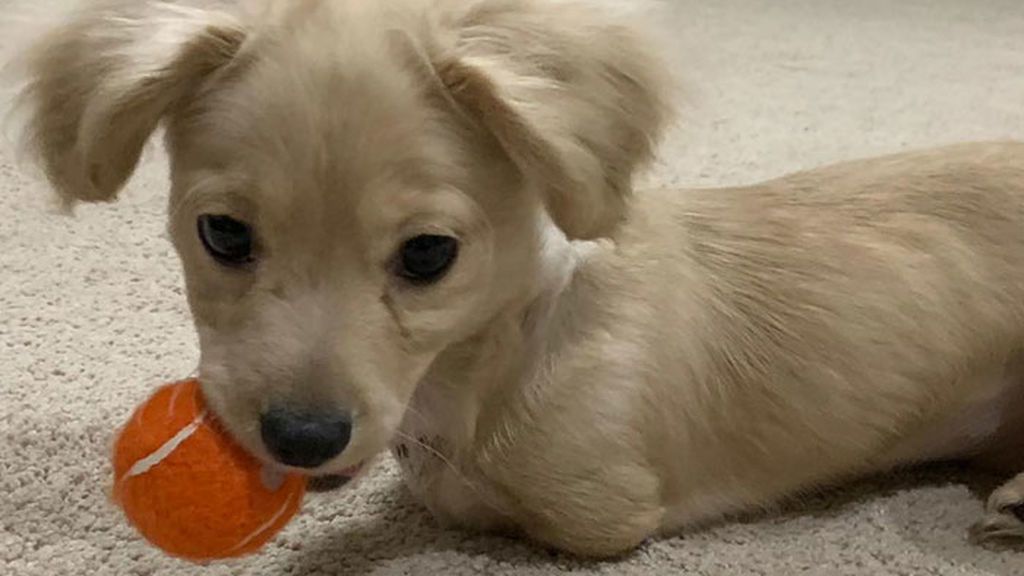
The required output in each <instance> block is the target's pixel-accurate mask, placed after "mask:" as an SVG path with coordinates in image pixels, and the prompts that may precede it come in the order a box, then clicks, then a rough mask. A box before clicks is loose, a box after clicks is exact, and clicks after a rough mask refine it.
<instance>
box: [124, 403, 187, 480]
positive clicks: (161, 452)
mask: <svg viewBox="0 0 1024 576" xmlns="http://www.w3.org/2000/svg"><path fill="white" fill-rule="evenodd" d="M205 418H206V411H205V410H204V411H202V412H201V413H200V414H199V415H198V416H196V417H195V419H194V420H192V422H190V423H189V424H188V426H185V427H184V428H182V429H181V430H179V431H178V433H177V434H175V435H174V436H172V437H171V439H170V440H168V441H167V442H164V443H163V445H162V446H160V447H159V448H157V449H156V450H154V451H153V452H151V453H149V454H147V455H146V456H145V457H143V458H140V459H139V460H137V461H136V462H135V464H133V465H132V467H131V468H129V469H128V472H125V475H124V476H122V477H121V479H122V480H124V479H125V478H133V477H135V476H139V475H142V474H145V473H146V472H149V470H150V469H151V468H152V467H154V466H156V465H157V464H159V463H160V462H163V460H164V458H167V457H168V456H170V455H171V453H172V452H174V451H175V450H176V449H177V448H178V446H181V444H182V443H183V442H184V441H185V440H188V439H189V437H191V436H192V435H193V434H195V433H196V430H199V426H201V425H202V423H203V420H204V419H205Z"/></svg>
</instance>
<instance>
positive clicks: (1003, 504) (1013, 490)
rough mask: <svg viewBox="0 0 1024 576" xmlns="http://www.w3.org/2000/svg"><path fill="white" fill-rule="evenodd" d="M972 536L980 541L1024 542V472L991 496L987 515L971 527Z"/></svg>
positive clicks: (987, 506)
mask: <svg viewBox="0 0 1024 576" xmlns="http://www.w3.org/2000/svg"><path fill="white" fill-rule="evenodd" d="M971 537H972V538H973V539H974V540H975V541H976V542H979V543H990V542H1007V541H1012V542H1021V543H1024V473H1021V474H1018V475H1017V476H1016V477H1015V478H1014V479H1013V480H1010V481H1009V482H1007V483H1006V484H1003V485H1002V486H1000V487H999V488H998V489H996V490H995V492H993V493H992V495H991V496H989V499H988V503H987V504H986V505H985V517H984V518H982V519H981V521H980V522H978V523H977V524H975V525H974V526H973V527H972V528H971Z"/></svg>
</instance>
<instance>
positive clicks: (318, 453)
mask: <svg viewBox="0 0 1024 576" xmlns="http://www.w3.org/2000/svg"><path fill="white" fill-rule="evenodd" d="M260 434H261V435H262V436H263V443H264V444H266V446H267V449H268V450H270V453H271V454H273V455H274V458H276V459H277V460H278V462H280V463H282V464H286V465H288V466H296V467H298V468H316V467H317V466H319V465H321V464H323V463H324V462H327V461H328V460H330V459H331V458H334V457H335V456H337V455H338V454H341V452H342V451H343V450H344V449H345V446H347V445H348V441H349V438H351V436H352V418H351V417H350V416H348V415H347V414H338V413H322V414H318V413H304V412H295V411H291V410H282V409H280V408H272V409H270V410H268V411H267V412H266V413H265V414H263V416H261V417H260Z"/></svg>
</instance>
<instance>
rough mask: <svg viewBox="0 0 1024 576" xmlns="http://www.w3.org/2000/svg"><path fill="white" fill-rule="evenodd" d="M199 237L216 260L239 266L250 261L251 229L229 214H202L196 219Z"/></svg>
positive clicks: (227, 264)
mask: <svg viewBox="0 0 1024 576" xmlns="http://www.w3.org/2000/svg"><path fill="white" fill-rule="evenodd" d="M198 228H199V239H200V240H202V242H203V247H204V248H206V251H207V252H209V253H210V256H212V257H213V259H214V260H216V261H217V262H219V263H221V264H223V265H225V266H240V265H242V264H247V263H249V262H251V261H252V231H251V229H250V228H249V225H248V224H246V223H244V222H241V221H238V220H235V219H234V218H231V217H230V216H218V215H213V214H203V215H202V216H200V217H199V220H198Z"/></svg>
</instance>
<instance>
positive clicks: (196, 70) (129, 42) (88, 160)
mask: <svg viewBox="0 0 1024 576" xmlns="http://www.w3.org/2000/svg"><path fill="white" fill-rule="evenodd" d="M244 38H245V33H244V31H243V29H242V27H241V25H240V24H239V22H238V21H237V20H236V19H235V18H233V17H232V16H230V15H228V14H227V13H224V12H220V11H212V10H204V9H199V8H185V7H182V6H179V5H173V4H170V3H167V2H164V1H162V0H114V1H111V0H105V1H101V2H99V3H98V5H97V3H93V4H91V5H89V7H88V8H86V9H84V10H83V11H80V12H78V13H76V14H75V15H74V16H73V17H72V18H71V19H70V20H69V21H68V22H67V23H65V24H64V25H62V26H60V27H58V28H57V29H55V30H53V31H52V32H51V33H49V34H47V35H46V36H44V37H43V38H42V39H41V40H40V41H39V42H38V43H37V44H36V46H35V47H34V49H33V50H31V51H30V53H29V55H28V57H27V59H26V61H25V64H26V66H25V71H24V73H25V74H26V75H27V81H26V84H25V88H24V90H23V91H22V93H21V100H20V104H21V105H22V106H23V112H24V114H25V122H26V124H25V134H24V137H25V138H26V142H25V143H26V145H27V147H28V149H29V151H30V152H32V153H33V154H34V156H36V158H37V159H38V160H39V161H40V164H41V165H42V167H43V168H44V169H45V171H46V174H47V176H48V178H49V180H50V181H51V183H52V184H53V186H54V187H55V188H56V190H57V191H58V193H59V194H60V197H61V199H62V200H63V202H64V205H65V206H66V207H70V206H72V205H73V204H74V203H75V202H76V201H79V200H84V201H109V200H112V199H113V198H114V197H115V196H116V194H117V192H118V191H119V190H120V189H121V187H122V186H123V185H124V183H125V182H126V181H127V179H128V178H129V176H131V174H132V172H133V171H134V170H135V167H136V165H137V164H138V161H139V157H140V155H141V153H142V149H143V147H144V145H145V143H146V141H147V140H148V139H149V137H150V136H151V135H152V133H153V131H154V130H155V129H156V127H157V125H158V124H159V122H160V120H161V119H162V118H163V117H164V115H165V114H167V113H168V112H169V111H170V110H171V109H172V108H173V107H174V106H175V105H177V104H179V103H181V102H182V101H183V100H184V99H185V98H187V97H188V96H189V95H191V94H192V93H193V92H194V91H195V90H197V88H198V86H199V85H200V84H201V82H202V81H203V79H204V78H206V77H207V76H209V75H210V74H212V73H213V72H214V71H216V70H217V69H219V68H221V67H222V66H224V65H225V64H227V63H228V62H230V61H231V59H232V58H233V56H234V55H235V54H236V52H237V51H238V49H239V47H240V45H241V43H242V41H243V40H244Z"/></svg>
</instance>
